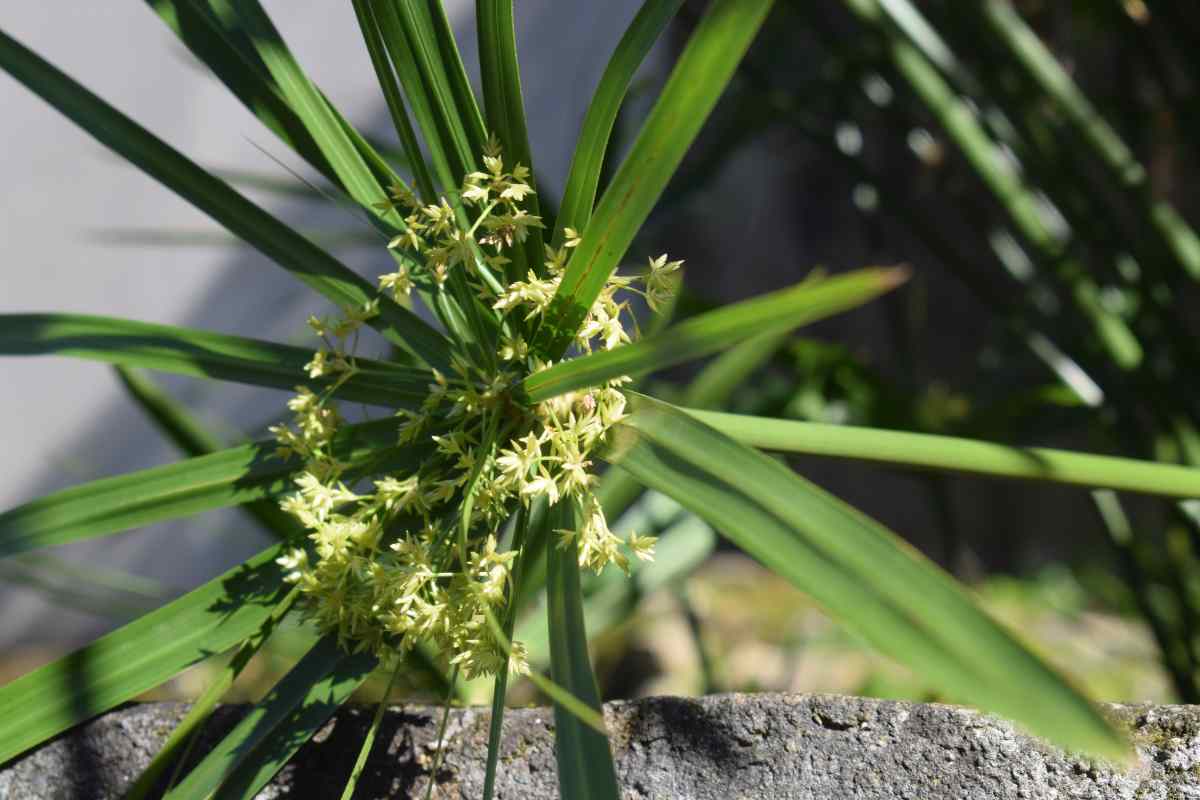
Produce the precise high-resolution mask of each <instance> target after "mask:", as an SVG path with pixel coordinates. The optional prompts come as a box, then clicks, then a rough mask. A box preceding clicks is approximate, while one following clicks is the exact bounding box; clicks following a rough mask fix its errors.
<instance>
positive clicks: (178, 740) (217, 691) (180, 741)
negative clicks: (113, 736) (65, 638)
mask: <svg viewBox="0 0 1200 800" xmlns="http://www.w3.org/2000/svg"><path fill="white" fill-rule="evenodd" d="M298 596H299V592H298V591H297V590H296V589H293V590H291V591H289V592H288V594H287V596H286V597H284V598H283V599H282V600H280V601H279V604H278V605H276V606H275V608H274V610H272V611H271V614H270V615H269V616H268V617H267V618H266V619H265V620H263V623H262V625H261V626H260V627H259V629H258V630H257V631H255V632H254V634H253V635H252V636H250V638H248V639H247V640H246V641H245V642H243V643H242V646H241V647H239V648H238V651H237V652H236V653H234V655H233V658H231V659H230V660H229V663H227V664H226V665H225V666H224V667H222V668H221V671H220V672H219V673H217V675H216V677H215V678H213V680H212V681H211V682H210V683H209V684H208V686H206V687H205V689H204V692H203V694H201V695H200V696H199V697H198V698H196V700H195V702H193V703H192V707H191V708H189V709H188V712H187V714H185V715H184V717H183V719H181V720H180V721H179V724H178V725H176V726H175V728H174V730H172V731H171V735H170V736H168V737H167V741H165V742H164V743H163V746H162V747H161V748H160V749H159V751H158V752H157V753H155V754H154V758H153V759H151V761H150V763H149V764H148V765H147V766H146V768H145V769H144V770H142V774H141V775H139V776H138V779H137V780H136V781H134V784H133V786H131V787H130V788H129V791H128V792H126V793H125V797H124V799H123V800H145V798H146V797H148V796H149V794H150V792H151V791H152V790H153V789H154V787H155V784H157V783H158V781H159V778H160V777H162V775H163V773H164V771H165V770H166V768H167V767H169V766H171V765H172V764H173V763H177V762H176V759H180V758H186V753H187V752H188V751H189V750H190V749H191V746H192V744H193V743H194V742H195V736H196V735H198V734H199V732H200V729H201V728H203V726H204V724H205V723H206V722H208V719H209V718H210V717H211V716H212V711H213V709H214V708H216V706H217V702H218V701H219V700H220V699H221V698H222V697H223V696H224V695H225V692H227V691H228V690H229V687H230V686H232V685H233V682H234V681H235V680H236V679H237V676H238V675H240V674H241V672H242V670H243V669H245V667H246V665H247V664H249V663H250V659H251V658H253V657H254V655H255V654H256V653H258V651H259V650H261V649H262V646H263V645H264V644H266V641H267V639H269V638H270V637H271V633H272V632H273V631H274V630H275V626H276V625H278V624H279V621H280V620H281V619H283V617H284V615H285V614H287V613H288V611H290V610H291V608H292V605H293V604H294V603H295V601H296V598H297V597H298ZM176 768H177V769H178V767H176Z"/></svg>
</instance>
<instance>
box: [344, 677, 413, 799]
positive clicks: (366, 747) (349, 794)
mask: <svg viewBox="0 0 1200 800" xmlns="http://www.w3.org/2000/svg"><path fill="white" fill-rule="evenodd" d="M403 665H404V662H403V661H400V660H397V661H396V666H395V667H394V668H393V669H392V677H390V678H388V685H387V688H386V689H384V690H383V697H381V698H379V704H378V705H377V706H376V707H375V716H373V717H372V718H371V727H369V728H368V729H367V735H366V736H364V737H363V742H362V746H361V747H359V749H358V758H356V759H354V767H353V768H352V769H351V770H350V777H349V778H347V779H346V787H345V788H344V789H343V790H342V798H341V800H353V798H354V789H355V787H356V786H358V779H359V778H360V777H362V773H363V769H365V768H366V766H367V758H368V756H370V755H371V748H372V747H373V746H374V744H375V736H376V735H377V734H378V733H379V725H380V723H382V722H383V712H384V711H386V710H387V701H388V698H389V697H391V695H392V686H393V685H395V683H396V678H397V677H398V676H399V675H400V668H401V667H402V666H403Z"/></svg>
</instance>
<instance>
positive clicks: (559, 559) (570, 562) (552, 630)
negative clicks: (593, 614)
mask: <svg viewBox="0 0 1200 800" xmlns="http://www.w3.org/2000/svg"><path fill="white" fill-rule="evenodd" d="M550 514H551V515H553V516H554V517H556V523H557V524H553V527H554V529H563V530H576V529H577V525H578V522H577V520H576V512H575V510H574V509H573V508H571V507H570V504H569V503H568V502H566V501H564V502H561V503H558V504H557V505H555V506H554V507H553V508H551V510H550ZM546 541H547V551H546V559H547V564H548V569H547V577H546V595H547V603H548V605H547V614H546V619H547V623H548V625H549V636H550V679H551V680H552V681H553V682H554V683H556V684H557V685H559V686H561V687H562V688H563V689H565V690H566V691H567V692H568V693H569V694H571V695H573V696H574V697H575V698H576V699H578V700H579V701H580V702H583V703H585V704H587V705H588V706H589V707H591V708H593V709H596V710H597V711H599V710H600V708H601V706H600V691H599V689H597V688H596V677H595V675H593V674H592V665H591V662H590V661H589V660H588V648H587V630H586V629H585V627H584V622H583V598H582V594H581V593H580V589H579V553H578V550H577V549H576V545H575V538H574V537H570V538H568V539H565V540H564V539H561V538H560V537H558V536H555V535H553V534H552V535H551V536H549V537H548V538H547V540H546ZM564 545H565V546H564ZM554 743H555V753H556V755H557V757H558V788H559V794H560V796H562V797H570V798H579V799H580V800H585V799H587V798H598V799H604V800H618V798H620V796H621V794H620V791H619V790H618V788H617V775H616V769H615V768H614V767H613V760H612V749H611V747H609V743H608V737H607V736H605V735H604V734H602V733H600V732H599V731H597V730H595V729H594V728H592V727H591V726H589V725H586V724H584V722H582V721H581V720H580V719H579V718H578V717H576V716H575V715H574V714H572V713H571V711H570V710H568V709H566V708H563V707H562V706H561V705H559V704H557V703H555V706H554Z"/></svg>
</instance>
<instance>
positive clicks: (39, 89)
mask: <svg viewBox="0 0 1200 800" xmlns="http://www.w3.org/2000/svg"><path fill="white" fill-rule="evenodd" d="M0 68H3V69H4V70H6V71H7V72H8V73H9V74H11V75H12V76H13V77H14V78H16V79H17V80H18V81H20V82H21V83H23V84H25V86H27V87H28V88H29V89H30V90H32V91H33V92H35V93H36V94H38V95H39V96H41V97H42V99H44V100H45V101H46V102H48V103H49V104H50V105H52V106H54V107H55V108H57V109H58V110H59V111H61V112H62V113H63V114H65V115H66V116H67V117H69V118H70V119H71V120H72V121H74V122H75V123H77V124H78V125H79V126H80V127H82V128H83V129H84V130H85V131H87V132H88V133H90V134H92V135H93V136H94V137H96V139H97V140H98V141H100V142H101V143H102V144H104V145H106V146H108V147H110V148H112V149H113V150H114V151H115V152H117V153H118V154H119V155H121V156H123V157H124V158H126V159H128V160H129V161H130V163H132V164H134V165H135V166H137V167H138V168H140V169H142V170H143V171H145V172H146V173H147V174H148V175H150V176H151V177H153V178H155V179H156V180H158V181H160V182H161V183H162V184H163V185H164V186H166V187H168V188H170V189H171V190H172V191H174V192H176V193H177V194H178V195H179V196H180V197H182V198H184V199H185V200H187V201H188V202H190V203H192V204H193V205H195V206H196V207H197V208H199V209H200V210H201V211H204V212H205V213H206V214H208V215H209V216H211V217H212V218H213V219H215V220H216V221H217V222H219V223H221V224H222V225H224V226H225V227H226V228H228V229H229V230H230V231H231V232H232V233H234V234H236V235H237V236H239V237H241V238H242V239H244V240H245V241H246V242H247V243H248V244H250V245H252V246H254V247H255V248H256V249H258V250H259V251H260V252H262V253H263V254H264V255H266V256H267V257H268V258H270V259H272V260H273V261H275V262H276V263H277V264H279V265H280V266H281V267H283V268H284V269H286V270H288V271H289V272H290V273H292V274H293V275H295V276H296V277H297V278H299V279H300V280H302V281H304V283H306V284H308V285H309V286H310V287H312V288H313V289H314V290H316V291H318V292H320V293H321V294H323V295H325V296H326V297H328V298H329V299H330V300H332V301H333V302H335V303H337V304H338V305H339V306H342V307H354V308H361V307H362V306H363V305H365V304H366V303H367V302H368V301H370V300H372V299H373V298H375V297H376V296H377V295H376V291H375V287H373V286H372V285H371V284H369V283H367V281H365V280H364V279H363V278H361V277H359V276H358V275H357V274H355V273H354V272H352V271H351V270H350V269H349V268H347V267H346V266H344V265H343V264H341V263H340V262H339V261H337V260H336V259H335V258H333V257H332V256H330V255H329V254H328V253H326V252H325V251H324V250H322V249H320V248H319V247H317V246H316V245H314V244H312V243H311V242H309V241H308V240H307V239H305V238H304V237H303V236H301V235H299V234H298V233H296V232H295V231H293V230H292V229H291V228H289V227H287V226H286V225H284V224H283V223H282V222H280V221H279V220H277V219H276V218H275V217H273V216H271V215H270V214H268V213H267V212H265V211H263V210H262V209H261V208H259V207H258V206H256V205H255V204H254V203H251V202H250V201H249V200H247V199H246V198H245V197H243V196H242V195H240V194H238V193H237V192H236V191H234V190H233V189H232V188H231V187H230V186H229V185H228V184H226V183H225V182H224V181H221V180H220V179H218V178H215V177H213V176H212V175H210V174H209V173H207V172H205V171H204V170H203V169H202V168H200V167H199V166H197V165H196V164H195V163H194V162H192V161H191V160H189V159H188V158H186V157H185V156H183V155H182V154H181V153H179V152H178V151H176V150H175V149H173V148H172V147H170V146H169V145H167V144H166V143H165V142H163V141H162V140H161V139H159V138H158V137H156V136H154V135H153V134H151V133H150V132H149V131H147V130H146V129H145V128H143V127H141V126H140V125H138V124H137V123H136V122H134V121H132V120H130V119H129V118H128V117H126V116H124V115H123V114H121V113H120V112H118V111H117V110H116V109H114V108H113V107H112V106H110V105H108V104H107V103H105V102H104V101H103V100H101V99H100V98H99V97H97V96H96V95H94V94H92V93H91V92H89V91H88V90H87V89H84V88H83V87H82V86H80V85H79V84H78V83H76V82H75V81H73V80H71V79H70V78H69V77H67V76H66V75H64V74H63V73H62V72H60V71H59V70H57V69H55V68H54V67H53V66H51V65H50V64H48V63H46V62H45V61H43V60H42V59H41V58H39V57H38V56H37V55H35V54H34V53H32V52H31V51H29V50H28V49H26V48H25V47H23V46H22V45H20V44H19V43H18V42H17V41H16V40H14V39H12V38H11V37H9V36H8V35H6V34H4V33H3V32H0ZM379 307H380V313H379V315H378V316H376V317H374V318H372V319H371V320H370V324H371V325H372V327H375V328H376V329H377V330H379V331H380V333H382V334H383V335H384V336H385V337H386V338H388V339H389V340H390V341H391V342H393V343H394V344H398V345H400V346H402V347H404V348H406V349H408V350H409V351H410V352H412V353H413V354H414V355H416V356H417V357H419V358H422V359H423V360H425V361H426V362H427V363H429V364H430V365H432V366H435V367H438V368H439V369H443V370H449V364H450V345H449V342H447V341H446V338H445V337H444V336H442V335H441V334H440V333H438V332H437V331H436V330H434V329H433V328H431V327H430V326H429V325H428V324H426V323H425V322H423V321H422V320H421V319H420V318H419V317H417V316H416V315H415V314H413V313H412V312H411V311H409V310H408V309H405V308H402V307H400V306H399V305H397V304H396V303H394V302H392V301H391V300H388V299H387V298H386V297H384V298H381V299H380V304H379Z"/></svg>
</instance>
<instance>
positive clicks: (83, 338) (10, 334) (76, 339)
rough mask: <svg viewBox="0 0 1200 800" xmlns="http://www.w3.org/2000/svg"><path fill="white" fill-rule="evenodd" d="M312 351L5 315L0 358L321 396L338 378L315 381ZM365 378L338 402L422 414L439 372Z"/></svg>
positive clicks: (83, 318)
mask: <svg viewBox="0 0 1200 800" xmlns="http://www.w3.org/2000/svg"><path fill="white" fill-rule="evenodd" d="M312 353H313V351H311V350H306V349H304V348H301V347H290V346H288V345H282V344H276V343H274V342H267V341H262V340H259V339H248V338H245V337H240V336H230V335H228V334H220V333H213V332H210V331H203V330H196V329H192V328H180V327H175V326H171V325H156V324H152V323H146V322H136V321H133V320H125V319H117V318H114V317H99V316H91V315H84V314H0V355H6V356H12V355H20V356H31V355H50V354H53V355H67V356H75V357H77V358H86V359H91V360H96V361H105V362H108V363H112V364H119V365H122V366H125V367H142V368H146V369H154V370H160V371H163V372H172V373H175V374H177V375H191V376H195V377H201V378H215V379H217V380H224V381H233V382H236V383H246V384H250V385H253V386H266V387H270V388H274V389H284V390H288V391H291V390H294V389H295V388H296V387H298V386H307V387H309V388H311V389H312V390H313V391H315V392H321V391H324V390H326V389H328V388H329V387H330V385H332V384H334V383H336V379H333V378H330V379H311V378H309V377H308V375H307V371H306V370H305V364H306V363H307V362H308V361H309V359H311V358H312ZM355 362H356V365H357V367H358V371H357V372H356V373H355V374H354V375H352V376H351V377H350V378H349V379H348V380H346V381H345V382H344V383H342V384H341V385H340V386H339V387H338V388H337V391H336V392H335V393H336V394H337V396H339V397H341V398H343V399H346V400H352V401H356V402H361V403H370V404H373V405H383V406H389V407H393V408H415V407H417V406H418V405H420V403H421V401H422V400H423V399H424V397H425V396H426V394H427V393H428V392H427V387H428V386H429V382H430V381H431V380H432V379H433V373H431V372H429V371H428V370H420V369H414V368H407V367H399V366H394V365H391V364H387V363H383V362H377V361H373V360H371V359H356V360H355Z"/></svg>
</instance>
